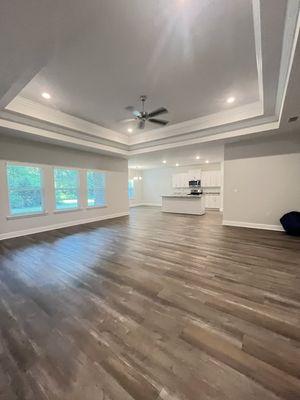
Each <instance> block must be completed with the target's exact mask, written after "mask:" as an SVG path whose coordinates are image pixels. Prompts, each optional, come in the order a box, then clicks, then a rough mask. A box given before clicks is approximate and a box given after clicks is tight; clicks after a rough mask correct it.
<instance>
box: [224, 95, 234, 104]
mask: <svg viewBox="0 0 300 400" xmlns="http://www.w3.org/2000/svg"><path fill="white" fill-rule="evenodd" d="M226 101H227V103H229V104H230V103H234V102H235V97H233V96H230V97H228V99H227V100H226Z"/></svg>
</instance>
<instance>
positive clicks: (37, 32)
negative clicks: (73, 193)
mask: <svg viewBox="0 0 300 400" xmlns="http://www.w3.org/2000/svg"><path fill="white" fill-rule="evenodd" d="M299 9H300V0H239V1H237V0H201V1H199V0H147V1H140V0H110V1H107V0H86V1H84V2H83V1H82V0H64V1H60V0H52V1H51V2H49V1H48V0H40V1H39V2H38V6H37V3H36V0H26V2H24V1H22V0H14V1H11V0H1V12H0V54H1V60H3V62H1V63H0V74H1V82H0V127H2V128H3V129H7V130H10V132H11V131H16V132H22V133H23V135H24V136H28V137H31V138H33V137H34V138H36V139H37V140H47V141H50V142H51V141H52V142H54V143H59V144H61V145H68V146H78V147H83V148H84V147H86V148H87V149H94V150H95V151H99V152H108V153H111V154H114V153H115V154H117V155H119V156H137V155H138V154H140V153H143V152H144V153H146V152H147V153H150V152H151V153H152V152H153V151H154V150H155V151H161V150H162V149H166V148H168V147H176V146H177V147H179V148H181V149H182V147H183V146H186V145H189V144H193V145H195V144H197V143H204V142H208V141H211V140H217V139H218V140H224V139H225V138H232V137H241V136H242V135H245V134H247V135H248V134H257V133H258V132H261V131H268V130H274V129H278V128H279V126H280V120H281V118H282V109H283V105H284V100H285V97H286V93H288V92H286V88H287V84H288V82H289V77H290V70H291V67H292V65H293V60H294V54H297V52H298V51H299V49H298V50H296V43H297V38H298V33H299V25H300V24H299V20H300V18H299ZM12 20H13V21H14V22H15V23H13V24H12V23H10V21H12ZM295 50H296V51H295ZM294 64H295V62H294ZM42 92H49V93H50V94H51V99H50V100H49V101H47V100H44V99H43V98H42V97H41V93H42ZM141 94H147V95H148V96H149V102H148V103H147V105H146V107H147V110H153V109H155V108H157V107H160V106H165V107H167V108H168V109H169V111H170V112H169V114H166V115H163V116H162V118H168V119H169V120H170V125H168V126H167V127H164V128H156V126H155V125H150V124H149V125H148V126H147V128H146V129H145V131H134V132H133V133H132V134H131V135H128V132H127V128H128V127H129V125H126V124H121V123H119V122H118V121H119V120H121V119H123V118H127V117H129V116H130V114H129V113H128V112H127V111H126V110H125V109H124V108H125V107H126V106H128V105H133V106H136V107H138V105H139V103H138V98H139V96H140V95H141ZM229 96H234V97H235V98H236V101H235V102H234V103H233V104H228V103H227V102H226V99H227V98H228V97H229ZM297 96H298V95H297V94H296V95H294V97H293V101H290V102H289V104H290V105H291V107H292V108H293V106H292V105H293V104H294V103H295V101H296V102H297V100H299V97H300V95H299V96H298V97H297ZM153 128H155V129H153Z"/></svg>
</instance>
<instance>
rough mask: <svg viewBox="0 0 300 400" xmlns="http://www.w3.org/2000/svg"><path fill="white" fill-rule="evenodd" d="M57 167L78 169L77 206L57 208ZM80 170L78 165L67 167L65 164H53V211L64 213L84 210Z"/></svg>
mask: <svg viewBox="0 0 300 400" xmlns="http://www.w3.org/2000/svg"><path fill="white" fill-rule="evenodd" d="M56 169H67V170H73V171H74V170H75V171H77V207H72V208H57V207H56V188H55V170H56ZM80 172H81V168H76V167H65V166H56V165H54V166H52V180H53V197H54V199H53V203H54V208H53V213H54V214H57V213H64V212H72V211H79V210H82V207H81V202H82V199H81V185H80V183H81V179H80Z"/></svg>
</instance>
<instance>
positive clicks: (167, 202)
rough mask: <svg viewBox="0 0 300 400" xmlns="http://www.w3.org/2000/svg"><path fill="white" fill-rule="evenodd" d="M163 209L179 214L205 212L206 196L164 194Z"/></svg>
mask: <svg viewBox="0 0 300 400" xmlns="http://www.w3.org/2000/svg"><path fill="white" fill-rule="evenodd" d="M162 211H163V212H169V213H178V214H194V215H203V214H205V204H204V197H203V196H202V195H199V196H193V195H176V194H174V195H165V196H162Z"/></svg>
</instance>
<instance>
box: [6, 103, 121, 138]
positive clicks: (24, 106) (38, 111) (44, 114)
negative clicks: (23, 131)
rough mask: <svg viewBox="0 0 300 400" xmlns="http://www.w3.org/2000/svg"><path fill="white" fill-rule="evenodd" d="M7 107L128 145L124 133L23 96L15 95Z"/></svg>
mask: <svg viewBox="0 0 300 400" xmlns="http://www.w3.org/2000/svg"><path fill="white" fill-rule="evenodd" d="M5 109H6V110H9V111H12V112H15V113H18V114H22V115H26V116H28V117H30V118H34V119H38V120H40V121H43V122H46V123H50V124H54V125H59V126H62V127H65V128H68V129H71V130H74V131H79V132H83V133H87V134H89V135H92V136H95V137H97V138H101V139H106V140H110V141H114V142H118V143H121V144H125V145H128V136H127V135H125V134H124V133H119V132H115V131H113V130H111V129H107V128H104V127H103V126H100V125H97V124H94V123H92V122H89V121H85V120H83V119H81V118H78V117H74V116H72V115H69V114H66V113H64V112H62V111H59V110H55V109H53V108H51V107H47V106H45V105H44V104H40V103H37V102H35V101H32V100H29V99H26V98H24V97H21V96H17V97H15V98H14V100H12V101H11V102H10V103H9V104H8V105H7V106H6V107H5Z"/></svg>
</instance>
